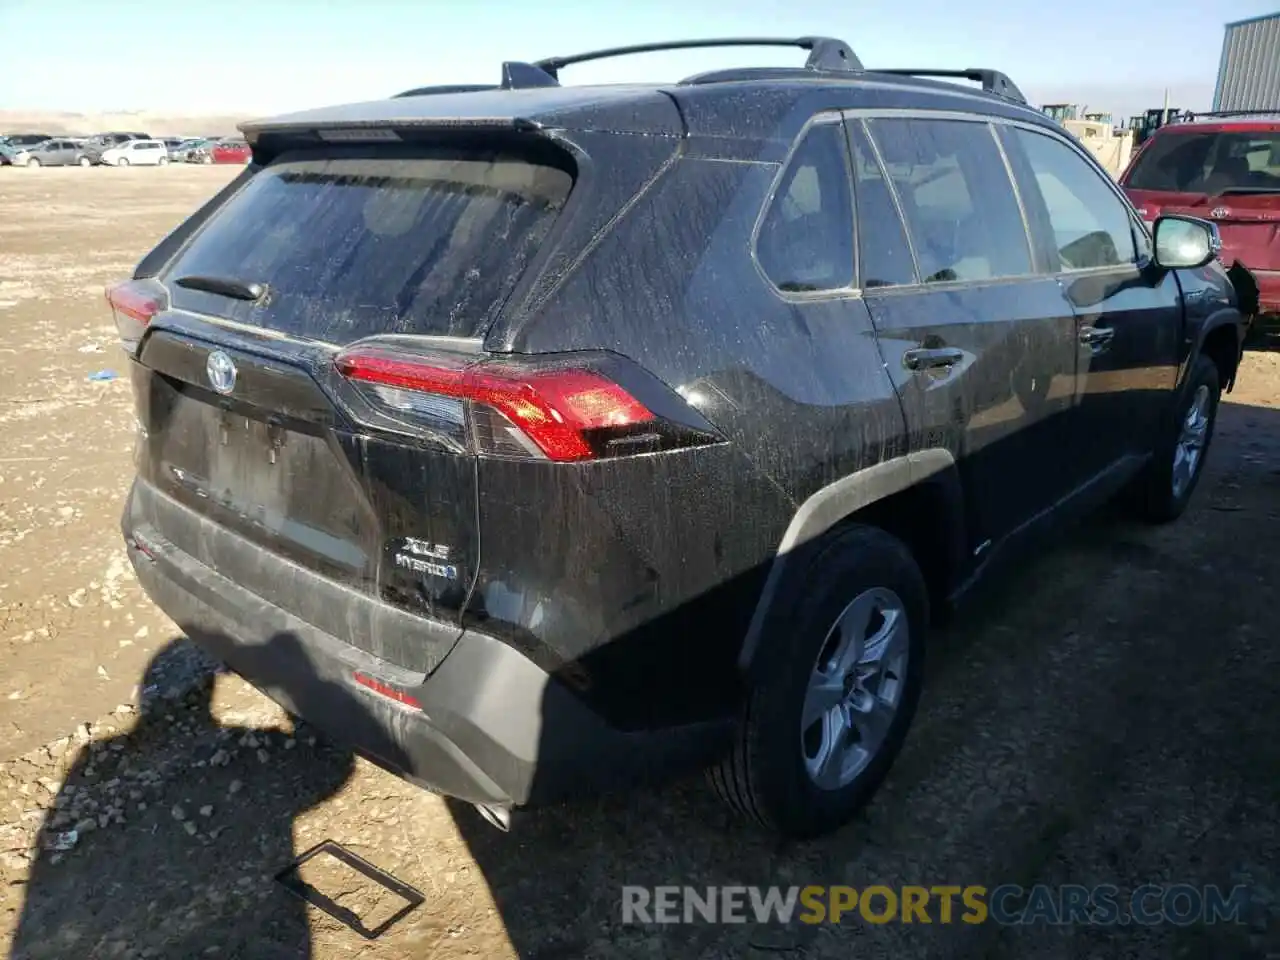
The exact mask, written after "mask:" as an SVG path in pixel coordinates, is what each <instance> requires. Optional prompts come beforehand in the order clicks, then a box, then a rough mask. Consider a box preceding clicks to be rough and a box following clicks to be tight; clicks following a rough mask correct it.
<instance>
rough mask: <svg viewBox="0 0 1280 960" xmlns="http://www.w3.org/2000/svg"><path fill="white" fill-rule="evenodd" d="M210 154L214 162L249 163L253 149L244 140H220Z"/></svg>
mask: <svg viewBox="0 0 1280 960" xmlns="http://www.w3.org/2000/svg"><path fill="white" fill-rule="evenodd" d="M209 154H210V156H211V157H212V159H213V162H214V163H248V162H249V158H250V157H251V156H252V154H253V151H252V150H250V149H249V144H248V143H246V142H245V141H244V140H219V141H218V142H217V143H215V144H214V145H213V147H212V149H211V150H210V151H209Z"/></svg>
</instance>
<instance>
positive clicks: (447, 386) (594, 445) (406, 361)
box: [334, 345, 719, 463]
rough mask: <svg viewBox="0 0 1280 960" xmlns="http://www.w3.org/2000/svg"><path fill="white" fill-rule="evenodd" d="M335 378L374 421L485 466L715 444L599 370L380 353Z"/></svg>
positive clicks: (369, 349) (343, 360) (358, 352)
mask: <svg viewBox="0 0 1280 960" xmlns="http://www.w3.org/2000/svg"><path fill="white" fill-rule="evenodd" d="M334 364H335V366H336V368H337V370H338V372H339V373H340V374H342V376H344V377H346V378H347V379H348V380H350V381H351V382H353V383H354V384H356V385H357V386H358V387H359V388H361V392H362V394H363V395H364V396H365V399H366V400H368V401H369V402H370V403H371V404H372V405H373V406H374V407H375V408H376V409H378V410H379V412H381V413H384V414H386V415H388V416H391V417H392V418H394V419H399V420H403V419H405V418H408V419H410V420H412V421H415V422H427V423H429V424H430V428H431V430H432V432H433V433H435V434H437V435H440V434H443V435H445V436H447V437H448V438H449V439H450V440H452V441H453V442H454V443H455V444H457V445H458V446H459V447H460V448H465V449H466V450H468V451H471V452H475V453H478V454H481V455H483V456H499V457H511V458H520V459H538V460H552V461H556V462H562V463H567V462H572V461H579V460H590V459H595V458H599V457H608V456H618V455H621V454H627V453H639V452H648V451H651V450H657V449H670V448H672V447H676V446H689V445H693V444H697V443H707V442H715V441H716V440H718V439H719V437H716V436H714V435H712V434H710V433H709V432H708V431H703V430H697V429H692V428H689V427H688V426H685V425H682V424H676V423H673V422H670V421H668V420H666V419H664V418H662V417H659V416H657V415H656V414H654V413H653V412H652V411H651V410H649V408H648V407H646V406H645V404H644V403H642V402H641V401H639V400H637V399H636V398H635V397H634V396H632V395H631V393H629V392H628V391H627V390H626V389H624V388H623V387H622V386H620V385H619V384H617V383H615V382H614V381H612V380H610V379H609V378H608V377H607V376H605V375H604V374H603V373H601V372H599V371H598V370H594V369H589V368H587V367H585V366H584V367H579V366H567V365H555V366H551V367H538V366H526V365H524V364H523V363H521V362H518V361H508V360H490V359H480V358H477V357H473V356H463V355H452V356H450V355H418V354H412V353H402V352H399V351H397V350H395V349H393V348H389V347H384V346H373V345H367V346H357V347H353V348H351V349H349V350H346V351H344V352H343V353H341V354H339V355H338V357H337V358H336V360H335V361H334Z"/></svg>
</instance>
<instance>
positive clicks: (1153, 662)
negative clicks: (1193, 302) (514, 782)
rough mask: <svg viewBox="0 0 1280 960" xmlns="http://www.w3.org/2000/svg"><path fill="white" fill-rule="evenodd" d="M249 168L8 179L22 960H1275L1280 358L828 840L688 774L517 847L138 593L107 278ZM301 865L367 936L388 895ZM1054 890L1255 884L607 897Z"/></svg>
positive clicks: (8, 559)
mask: <svg viewBox="0 0 1280 960" xmlns="http://www.w3.org/2000/svg"><path fill="white" fill-rule="evenodd" d="M233 173H234V171H230V170H224V169H220V168H195V169H191V168H175V169H167V170H106V169H101V170H100V169H94V170H87V171H83V170H78V169H76V170H67V171H59V170H41V171H14V170H0V323H3V326H4V329H5V331H6V336H5V338H4V340H3V341H2V345H0V372H2V374H3V375H2V376H0V431H2V433H3V437H4V440H5V442H4V444H3V446H2V447H0V761H3V764H2V766H0V955H10V954H12V955H13V956H23V957H26V956H30V957H41V958H44V957H59V958H61V957H74V958H77V960H87V958H92V957H163V958H169V957H186V956H222V957H227V956H237V957H254V958H271V957H303V956H315V957H322V958H336V957H351V956H360V957H369V958H391V957H441V958H449V957H455V956H476V957H485V958H504V957H514V956H521V957H536V958H541V960H552V958H571V957H590V958H609V957H669V958H673V960H683V958H690V960H692V958H700V960H710V958H717V957H767V956H790V957H849V956H866V957H871V956H876V957H878V956H894V957H925V956H929V957H961V956H987V957H997V958H1015V957H1016V958H1024V957H1044V958H1069V957H1070V958H1074V957H1082V956H1094V957H1103V956H1107V957H1109V956H1122V955H1123V956H1127V957H1150V958H1170V957H1215V958H1227V957H1230V958H1248V957H1267V956H1280V926H1278V925H1280V836H1278V834H1277V831H1278V829H1280V827H1278V824H1280V737H1278V736H1277V732H1278V731H1280V700H1278V699H1277V690H1280V648H1278V647H1277V644H1276V639H1277V633H1278V630H1277V627H1278V625H1280V618H1277V616H1276V613H1275V609H1276V607H1275V604H1276V601H1277V599H1280V598H1278V597H1277V591H1276V584H1277V582H1278V581H1280V354H1253V355H1250V356H1249V357H1248V359H1247V363H1246V365H1245V368H1244V371H1243V372H1242V374H1241V376H1240V382H1239V386H1238V388H1237V390H1236V392H1235V393H1234V394H1233V395H1232V396H1231V397H1229V398H1228V402H1227V403H1226V405H1225V406H1224V408H1223V410H1222V414H1221V419H1220V422H1219V432H1218V435H1217V438H1216V441H1215V446H1214V448H1213V450H1212V453H1211V455H1210V460H1209V472H1208V474H1207V475H1206V477H1205V478H1204V481H1203V483H1202V485H1201V487H1200V490H1199V492H1198V494H1197V499H1196V502H1195V504H1194V506H1193V509H1192V510H1191V511H1190V513H1189V514H1188V515H1187V516H1186V517H1185V518H1184V519H1183V520H1182V521H1181V522H1180V523H1179V524H1177V525H1175V526H1172V527H1169V528H1163V529H1158V530H1152V529H1147V528H1142V527H1137V526H1134V525H1132V524H1129V523H1127V522H1125V521H1123V520H1122V519H1120V518H1118V517H1115V516H1110V515H1108V516H1103V517H1099V518H1098V519H1097V520H1095V521H1093V522H1091V523H1090V524H1088V525H1087V526H1086V527H1084V528H1083V529H1081V530H1079V531H1078V532H1076V533H1075V534H1074V535H1072V536H1071V537H1070V538H1069V540H1068V541H1067V542H1065V543H1064V544H1063V545H1062V546H1061V547H1060V548H1059V549H1057V550H1055V551H1054V552H1052V553H1050V554H1048V555H1046V556H1045V557H1044V558H1043V559H1041V560H1039V561H1038V562H1037V563H1035V564H1033V565H1031V566H1029V567H1028V568H1027V569H1026V570H1025V571H1024V572H1023V573H1022V574H1021V575H1020V576H1019V577H1018V578H1017V579H1016V580H1015V581H1013V582H1011V583H1009V584H1008V585H1007V586H1006V587H1004V588H1003V589H1002V590H1000V591H999V592H998V594H997V595H996V596H994V597H993V598H992V599H991V601H990V602H989V603H988V604H987V605H986V608H985V609H984V610H981V611H978V612H977V613H975V614H974V615H973V616H972V617H971V618H970V619H968V620H966V622H965V624H964V625H962V626H960V627H957V628H955V629H953V630H951V631H948V632H947V633H945V634H943V635H940V636H938V637H937V638H936V641H935V645H934V648H933V649H934V653H933V656H932V663H931V668H930V679H929V683H928V686H927V689H926V694H925V701H924V703H923V705H922V709H921V715H920V717H919V719H918V721H917V725H916V728H915V730H914V732H913V735H912V737H911V739H910V741H909V744H908V747H907V749H906V751H905V753H904V755H903V757H902V759H901V760H900V761H899V764H898V766H897V767H896V768H895V770H894V772H893V774H892V776H891V777H890V779H889V781H888V783H887V786H886V788H885V789H884V791H883V792H882V793H881V795H880V796H879V798H878V799H877V800H876V802H875V803H874V804H873V805H872V806H871V807H870V809H869V810H868V811H867V812H866V814H865V815H864V816H863V817H862V818H861V819H860V820H859V822H857V823H856V824H854V825H852V826H851V827H849V828H848V829H846V830H845V831H843V832H842V833H841V834H840V835H838V836H836V837H834V838H832V839H829V840H827V841H825V842H821V843H812V844H804V845H790V844H786V845H781V844H778V843H776V842H774V841H772V840H770V839H769V838H767V837H764V836H761V835H760V834H757V833H755V832H753V831H751V830H747V829H744V828H741V827H738V826H736V825H734V824H733V823H731V822H730V821H729V820H728V819H727V818H726V817H725V816H724V814H722V812H721V811H720V809H719V807H718V806H717V804H716V802H715V801H714V799H713V798H711V797H710V796H709V794H708V793H707V791H706V790H704V789H703V787H702V785H701V782H700V781H694V782H690V783H687V784H680V785H676V786H674V787H672V788H671V789H669V790H666V791H663V792H655V793H644V794H641V795H638V796H634V797H630V798H625V799H619V798H613V799H605V800H599V801H595V802H591V803H587V804H583V805H580V806H577V807H573V808H565V809H555V810H549V811H544V812H541V813H538V814H536V815H530V816H528V817H526V818H524V819H522V820H518V822H517V824H516V827H515V830H514V832H513V833H511V834H510V835H503V834H501V833H499V832H498V831H496V830H494V829H493V828H491V827H489V826H487V825H485V824H483V823H481V822H480V820H479V819H478V818H477V817H476V816H475V815H474V814H472V813H471V812H470V811H469V810H466V809H459V808H456V807H454V806H452V805H450V804H448V803H446V802H445V801H442V800H440V799H439V798H436V797H433V796H429V795H427V794H424V793H422V792H420V791H418V790H416V789H414V788H412V787H409V786H407V785H405V784H403V783H401V782H399V781H397V780H395V779H393V778H392V777H390V776H388V775H386V774H384V773H382V772H380V771H378V770H376V769H374V768H372V767H370V766H369V765H368V764H366V763H364V762H357V761H353V760H352V759H351V758H350V757H348V756H346V755H344V754H343V753H342V752H341V751H338V750H336V749H334V748H331V747H327V746H325V745H324V744H323V743H316V742H315V741H314V740H313V739H312V738H311V736H310V734H309V733H308V732H307V731H306V729H305V728H303V729H300V730H294V729H292V728H291V726H290V725H289V723H288V722H287V721H286V719H285V718H284V717H283V716H281V714H280V713H279V711H278V710H276V709H275V708H274V707H273V706H272V705H271V704H269V703H268V702H267V701H266V700H265V699H263V698H262V697H261V696H259V695H258V694H257V693H255V692H254V691H252V690H251V689H249V688H247V687H246V686H245V685H244V684H243V683H242V682H240V681H238V680H235V679H234V678H230V677H226V676H219V677H217V678H216V682H214V681H213V680H212V679H210V677H211V673H210V670H209V668H208V667H207V665H205V664H204V663H203V662H202V661H201V660H200V658H199V657H198V656H196V655H194V654H193V652H192V651H191V650H189V649H188V648H187V647H186V646H185V645H184V644H183V643H182V642H180V641H178V642H175V637H174V634H175V631H174V628H173V627H172V625H171V624H169V623H167V622H166V620H165V619H164V618H163V617H162V616H161V615H160V614H159V613H158V612H156V611H155V610H154V609H153V608H151V607H150V605H149V604H148V602H147V601H146V599H145V597H144V596H143V595H142V594H141V592H140V591H139V590H138V588H137V586H136V584H135V583H134V581H133V579H132V577H131V576H130V573H129V570H128V565H127V563H126V562H125V558H124V554H123V552H122V550H121V548H120V546H119V535H118V532H117V520H118V515H119V510H120V506H121V501H122V497H123V495H124V492H125V490H126V485H127V482H128V478H129V472H130V451H131V448H132V430H133V418H132V414H131V412H130V407H129V390H128V387H127V385H126V382H125V381H124V380H123V379H115V380H111V379H108V380H105V381H101V382H97V381H91V380H90V379H89V377H90V375H91V374H93V373H95V372H97V371H102V370H112V371H115V372H117V373H121V374H122V373H123V363H122V360H123V357H122V356H121V355H120V354H119V353H118V352H117V351H116V349H115V348H114V347H113V345H112V334H113V328H112V327H111V325H110V320H109V315H108V312H107V310H106V308H105V306H104V304H103V302H102V287H103V284H104V283H105V282H107V281H109V280H111V279H113V278H116V277H118V276H120V275H122V274H124V273H125V272H127V271H128V270H129V268H130V267H131V266H132V264H133V263H134V261H135V260H136V259H137V258H138V257H139V256H140V255H141V254H142V253H143V252H144V250H145V249H146V248H147V247H148V246H149V245H150V244H151V243H152V242H153V241H155V240H156V239H158V238H159V237H160V236H161V235H162V234H163V233H164V232H165V231H166V230H168V229H169V228H171V227H172V226H173V225H174V224H176V223H177V222H178V220H179V219H180V218H181V217H182V215H183V214H184V213H185V212H187V211H188V210H189V209H191V208H192V207H193V206H194V205H195V204H196V203H197V202H198V201H200V200H201V199H202V198H204V197H206V196H207V195H209V194H210V193H211V192H212V191H213V190H215V189H216V188H217V187H218V186H219V185H221V184H222V183H224V182H225V180H226V179H227V178H228V177H229V176H231V175H232V174H233ZM139 685H140V690H135V687H137V686H139ZM139 703H141V704H142V705H143V706H142V709H141V710H140V709H139V706H138V705H139ZM42 824H43V827H42ZM326 838H332V839H334V840H337V841H339V842H341V843H343V844H346V845H347V846H349V847H350V848H351V849H352V850H354V851H355V852H357V853H359V854H360V855H362V856H364V857H366V858H367V859H368V860H370V861H372V862H373V863H375V864H376V865H378V866H379V867H382V868H385V869H386V870H389V871H390V872H391V873H393V874H394V875H395V876H396V877H398V878H399V879H400V880H402V881H403V882H405V883H408V884H411V885H413V886H415V887H417V888H418V889H419V890H421V891H422V893H423V894H424V895H425V898H426V899H425V902H424V903H423V904H422V906H420V907H419V908H418V909H417V910H415V911H414V912H412V913H410V914H409V915H408V917H407V918H406V919H404V920H402V921H401V922H399V923H397V924H396V925H394V926H393V927H392V928H391V929H390V931H389V932H388V933H386V934H384V935H383V936H381V937H379V938H378V939H376V940H372V941H366V940H364V939H362V938H361V937H360V936H358V935H357V934H356V933H354V932H352V931H351V930H349V929H347V928H346V927H344V926H343V925H342V924H340V923H338V922H337V921H335V920H333V919H331V918H330V917H329V916H327V915H326V914H324V913H322V912H320V911H319V910H316V909H314V908H312V907H305V906H303V905H302V903H301V901H299V900H297V899H294V898H292V897H290V895H289V894H288V893H287V892H285V891H284V890H283V889H282V888H281V887H280V886H279V885H278V884H276V883H275V882H274V881H273V880H272V876H273V874H274V873H275V872H276V871H277V870H279V869H280V868H281V867H282V866H284V865H285V864H286V863H287V862H288V861H289V860H290V858H291V856H292V855H293V853H294V852H301V851H302V850H304V849H307V848H309V847H311V846H312V845H313V844H315V843H317V842H319V841H321V840H323V839H326ZM58 847H62V848H63V849H60V850H59V849H56V848H58ZM306 875H307V879H308V880H309V881H311V882H313V883H314V884H315V885H316V886H317V887H319V888H321V889H323V890H325V891H326V892H327V893H328V894H329V895H330V896H331V897H332V898H333V899H334V900H336V901H338V902H339V903H340V904H341V905H342V906H343V907H345V908H346V909H348V910H350V911H353V912H355V913H358V914H359V915H360V916H361V917H363V918H364V923H365V924H366V925H367V926H375V925H376V924H377V923H378V922H380V921H381V920H382V919H383V918H385V917H387V916H389V915H391V914H392V913H393V912H394V911H395V909H396V908H397V906H398V904H397V903H395V902H393V898H391V897H389V896H388V895H385V894H378V893H376V892H375V891H373V890H372V889H371V888H370V887H369V886H368V885H367V884H365V883H362V882H357V881H358V878H357V877H356V876H355V875H354V874H349V873H348V874H341V873H340V872H339V871H338V869H337V868H336V867H335V866H334V865H333V864H332V863H330V864H329V865H327V866H326V865H318V866H313V867H308V868H307V871H306ZM1037 882H1043V883H1049V884H1061V883H1081V884H1085V885H1088V886H1092V885H1094V884H1098V883H1112V884H1115V885H1116V886H1118V887H1119V888H1120V889H1121V890H1122V891H1131V890H1133V889H1134V888H1136V887H1138V886H1140V885H1141V884H1144V883H1157V884H1166V885H1167V884H1172V883H1179V882H1185V883H1191V884H1196V885H1200V884H1211V883H1212V884H1218V885H1221V886H1223V887H1226V888H1229V887H1231V886H1234V885H1236V884H1244V885H1247V886H1248V887H1249V888H1250V890H1251V897H1250V904H1249V906H1248V909H1247V910H1246V911H1245V913H1244V914H1243V915H1242V918H1241V919H1242V922H1241V923H1230V924H1218V925H1204V924H1193V925H1190V926H1175V925H1172V924H1164V925H1160V926H1152V927H1133V926H1129V927H1121V928H1115V927H1083V926H1081V927H1072V928H1046V927H1027V928H1021V929H1019V928H1015V927H1000V926H997V925H994V924H985V925H980V926H967V925H963V924H941V923H938V922H936V919H937V918H936V916H935V923H933V924H932V925H930V926H921V925H919V924H914V925H897V924H891V925H885V926H876V925H872V924H868V923H866V922H864V921H862V920H861V919H857V918H855V919H852V920H848V919H847V920H846V922H845V923H844V924H843V925H841V926H838V927H837V926H804V925H799V924H797V925H795V926H794V927H792V926H786V927H781V926H776V925H770V926H757V925H754V924H741V925H733V926H719V927H712V926H707V925H702V924H692V925H677V926H667V927H659V926H636V925H624V924H623V923H622V921H621V916H620V910H619V898H620V887H621V886H622V885H623V884H644V885H650V886H653V885H659V884H670V883H678V884H690V885H695V886H701V885H706V884H734V883H738V884H758V885H767V884H782V885H790V884H808V883H825V884H852V885H854V886H858V887H863V886H866V885H868V884H873V883H880V884H887V885H890V886H896V885H900V884H922V885H925V886H931V885H937V884H957V885H968V884H982V885H985V886H987V887H989V888H991V887H995V886H997V885H999V884H1001V883H1019V884H1022V885H1024V886H1029V885H1031V884H1033V883H1037ZM20 924H21V925H20Z"/></svg>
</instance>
